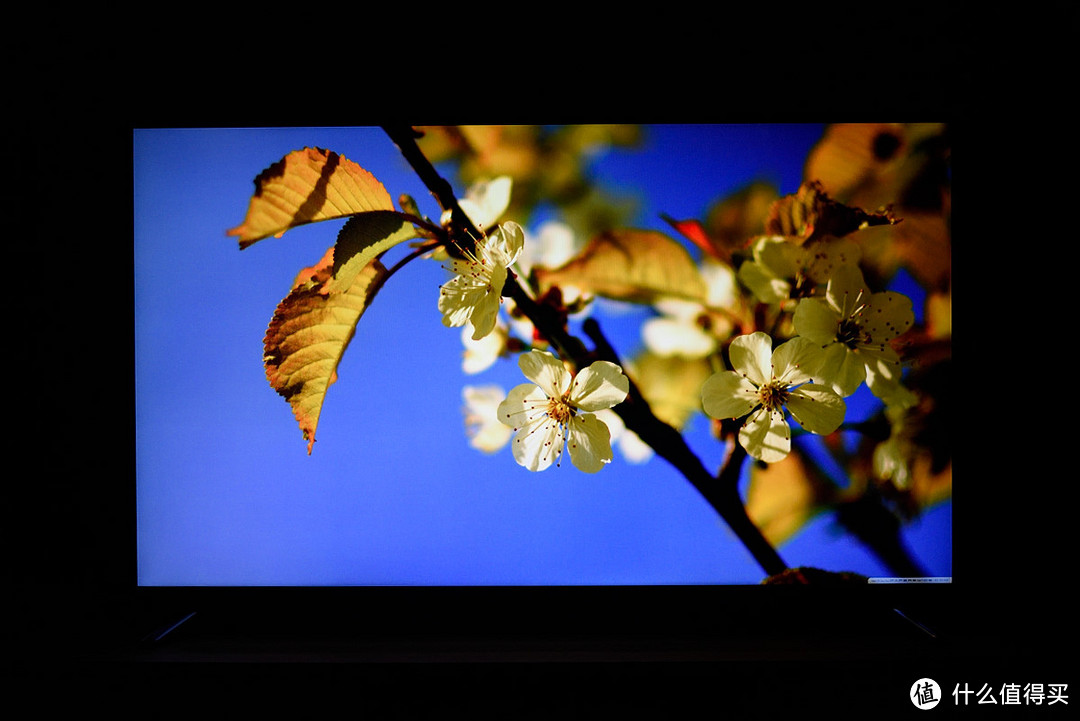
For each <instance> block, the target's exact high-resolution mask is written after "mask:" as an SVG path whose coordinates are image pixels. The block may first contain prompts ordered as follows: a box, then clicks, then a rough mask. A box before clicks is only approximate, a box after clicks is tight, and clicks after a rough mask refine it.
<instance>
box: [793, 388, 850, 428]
mask: <svg viewBox="0 0 1080 721" xmlns="http://www.w3.org/2000/svg"><path fill="white" fill-rule="evenodd" d="M787 409H788V410H789V411H791V415H792V417H793V418H794V419H795V420H796V421H798V422H799V425H800V426H802V427H803V428H805V429H806V430H808V431H810V432H811V433H820V434H823V435H825V434H829V433H832V432H833V431H835V430H836V429H837V428H839V427H840V424H841V423H843V422H844V414H845V413H846V412H847V404H846V403H844V399H843V398H841V397H840V396H838V395H837V394H836V393H835V392H833V390H832V389H831V388H827V387H825V386H819V385H817V384H814V383H808V384H806V385H804V386H800V387H799V388H796V389H795V390H793V391H791V394H790V395H789V396H788V399H787Z"/></svg>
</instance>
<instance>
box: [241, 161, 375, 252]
mask: <svg viewBox="0 0 1080 721" xmlns="http://www.w3.org/2000/svg"><path fill="white" fill-rule="evenodd" d="M380 210H390V211H392V210H394V202H393V200H392V199H391V198H390V193H388V192H387V190H386V188H384V187H383V185H382V183H380V182H379V181H378V180H376V179H375V176H373V175H372V174H371V173H369V172H368V171H366V170H364V169H363V168H361V167H360V166H359V165H357V164H356V163H354V162H352V161H351V160H348V159H347V158H345V157H344V156H342V155H338V154H337V153H335V152H333V151H331V150H323V149H321V148H304V149H302V150H295V151H293V152H291V153H289V154H288V155H286V156H285V157H284V158H282V159H281V160H279V161H278V162H276V163H274V164H273V165H271V166H270V167H269V168H267V169H266V170H264V171H263V172H261V173H259V175H258V177H256V178H255V194H254V195H253V196H252V198H251V202H250V203H249V205H248V211H247V216H246V217H245V218H244V222H243V223H242V224H240V225H238V226H236V227H235V228H232V229H231V230H229V231H228V233H227V234H228V235H230V236H236V237H238V238H239V241H240V248H241V249H244V248H247V247H248V246H250V245H251V244H253V243H255V242H256V241H258V240H262V239H263V238H268V237H270V236H275V237H279V236H281V234H282V233H284V232H285V231H286V230H289V229H290V228H295V227H296V226H299V225H304V224H306V223H314V222H318V221H322V220H332V219H335V218H345V217H347V216H350V215H355V214H356V213H363V212H368V211H380Z"/></svg>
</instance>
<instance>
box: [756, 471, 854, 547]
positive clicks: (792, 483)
mask: <svg viewBox="0 0 1080 721" xmlns="http://www.w3.org/2000/svg"><path fill="white" fill-rule="evenodd" d="M833 495H834V491H833V490H832V488H831V487H830V486H829V484H828V483H826V482H825V481H823V480H822V479H821V478H820V477H819V476H817V474H816V473H815V472H814V470H813V469H811V468H810V467H808V466H807V464H806V463H805V462H804V461H803V460H802V458H801V457H800V456H799V454H798V453H789V454H788V455H787V457H786V458H784V459H783V460H782V461H779V462H777V463H770V464H769V465H768V466H765V467H761V466H758V465H754V466H753V470H752V472H751V476H750V486H749V488H748V489H747V491H746V513H747V514H748V515H749V516H750V519H751V520H752V521H753V522H754V525H756V526H757V527H758V528H759V529H761V533H762V535H764V536H765V538H767V539H768V540H769V542H770V543H772V544H773V545H774V546H778V545H780V544H782V543H783V542H784V541H786V540H788V539H789V538H791V537H792V536H793V535H795V533H796V532H798V530H799V529H800V528H802V527H803V525H805V524H806V522H807V521H809V520H810V519H811V518H813V517H814V515H816V514H817V513H818V512H819V511H820V510H821V508H822V507H823V506H824V505H825V504H827V503H828V502H829V501H830V500H831V499H832V498H833Z"/></svg>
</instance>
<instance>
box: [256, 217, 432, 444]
mask: <svg viewBox="0 0 1080 721" xmlns="http://www.w3.org/2000/svg"><path fill="white" fill-rule="evenodd" d="M415 237H416V229H415V228H414V227H413V226H412V224H411V223H409V221H408V220H406V219H405V216H403V215H402V214H400V213H397V212H388V211H376V212H371V213H361V214H359V215H357V216H354V217H352V218H350V219H349V221H348V222H347V223H345V225H344V226H343V227H342V229H341V231H340V232H339V233H338V238H337V243H336V244H335V245H334V247H332V248H330V249H329V250H328V251H327V252H326V254H325V255H324V256H323V258H322V260H320V261H319V262H318V263H317V264H316V265H314V266H312V267H311V268H306V269H305V270H302V271H301V272H300V274H299V275H297V277H296V280H295V281H294V282H293V289H292V292H290V293H289V295H288V296H287V297H286V298H285V299H284V300H283V301H281V303H280V304H279V305H278V307H277V310H276V312H275V313H274V317H273V319H272V320H271V321H270V325H269V327H268V328H267V331H266V336H265V337H264V339H263V346H264V349H263V350H264V355H263V363H264V365H265V367H266V378H267V380H268V381H270V385H271V387H272V388H273V389H274V390H276V391H277V392H278V393H280V394H281V395H282V396H284V397H285V399H286V400H287V401H288V402H289V405H290V406H292V410H293V415H294V416H296V420H297V422H298V423H299V424H300V430H301V431H303V434H304V439H305V440H307V442H308V453H309V454H310V453H311V448H312V444H314V442H315V429H316V427H317V426H318V423H319V414H320V413H321V411H322V405H323V401H324V399H325V397H326V391H327V390H328V389H329V388H330V385H331V384H332V383H333V382H334V381H335V380H336V378H337V367H338V363H340V361H341V357H342V355H343V354H344V353H345V349H346V348H347V347H348V345H349V341H350V340H352V337H353V333H354V332H355V330H356V324H357V323H358V322H359V321H360V317H361V316H362V315H363V314H364V311H365V310H367V307H368V306H369V305H371V301H372V300H373V299H374V297H375V294H376V293H377V292H378V290H379V288H380V287H381V286H382V283H383V281H384V280H385V279H386V277H387V274H388V271H387V270H386V267H385V266H383V264H382V262H381V261H380V260H379V258H380V257H381V256H382V254H383V253H385V252H386V251H387V250H389V249H390V248H392V247H394V246H395V245H398V244H399V243H403V242H405V241H406V240H409V239H411V238H415Z"/></svg>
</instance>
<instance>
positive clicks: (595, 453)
mask: <svg viewBox="0 0 1080 721" xmlns="http://www.w3.org/2000/svg"><path fill="white" fill-rule="evenodd" d="M566 445H567V447H568V448H569V449H570V460H571V461H572V462H573V464H574V467H575V468H577V469H578V470H579V471H584V472H585V473H596V472H597V471H599V470H600V469H601V468H603V467H604V466H605V465H606V464H608V463H611V457H612V452H611V432H610V431H609V430H608V427H607V426H606V425H604V422H603V421H601V420H600V419H599V418H597V417H596V416H594V415H593V414H592V413H583V414H579V415H576V416H574V417H573V418H571V419H570V431H569V437H568V438H567V442H566Z"/></svg>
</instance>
